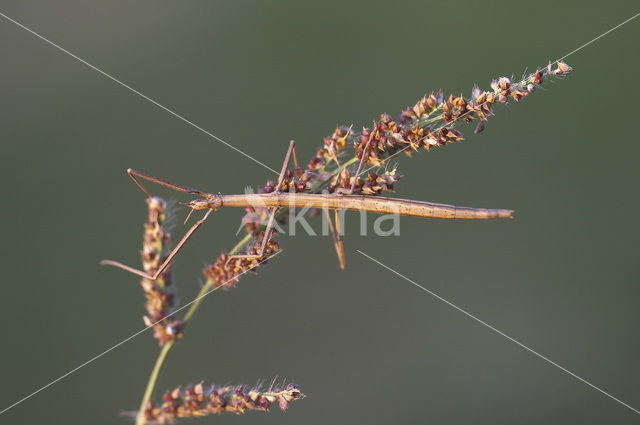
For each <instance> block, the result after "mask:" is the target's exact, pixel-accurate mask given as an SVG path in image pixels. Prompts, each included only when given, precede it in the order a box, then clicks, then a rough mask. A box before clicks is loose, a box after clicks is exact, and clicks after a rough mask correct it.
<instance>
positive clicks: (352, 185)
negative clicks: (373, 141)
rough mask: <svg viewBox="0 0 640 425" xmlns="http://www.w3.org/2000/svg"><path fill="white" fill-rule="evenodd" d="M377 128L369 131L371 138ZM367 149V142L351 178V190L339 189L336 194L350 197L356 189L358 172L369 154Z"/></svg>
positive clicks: (368, 145)
mask: <svg viewBox="0 0 640 425" xmlns="http://www.w3.org/2000/svg"><path fill="white" fill-rule="evenodd" d="M349 130H351V129H349ZM376 130H377V127H375V126H374V127H373V130H372V131H371V136H370V137H373V134H374V133H375V132H376ZM369 148H370V143H369V142H368V143H367V145H366V146H365V148H364V150H363V151H362V157H361V158H360V163H359V164H358V170H357V171H356V174H355V175H354V176H353V183H351V188H350V189H349V190H347V189H342V188H339V189H338V190H336V192H337V193H340V194H343V195H352V194H353V191H354V190H355V188H356V184H357V183H358V176H360V170H362V166H363V165H364V163H365V161H366V160H367V155H368V154H369Z"/></svg>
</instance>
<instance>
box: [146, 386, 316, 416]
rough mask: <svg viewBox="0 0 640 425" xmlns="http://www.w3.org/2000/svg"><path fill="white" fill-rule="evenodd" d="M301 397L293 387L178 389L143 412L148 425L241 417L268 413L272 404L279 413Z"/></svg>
mask: <svg viewBox="0 0 640 425" xmlns="http://www.w3.org/2000/svg"><path fill="white" fill-rule="evenodd" d="M303 397H304V394H303V393H301V392H300V389H299V388H298V387H297V386H296V385H295V384H289V385H287V386H286V387H285V388H276V389H273V390H270V391H260V389H258V388H254V389H249V388H248V387H245V386H242V385H241V386H237V387H217V388H216V387H213V388H211V389H210V390H208V391H205V389H204V387H203V385H202V383H200V384H198V385H196V386H194V387H190V388H187V389H186V390H184V391H182V390H181V389H180V387H178V388H176V389H175V390H173V391H171V392H168V393H166V394H165V395H164V397H163V399H164V401H163V403H162V404H160V405H155V404H153V403H152V402H151V401H150V402H149V404H148V405H147V408H146V410H145V412H144V413H145V417H146V421H147V423H149V424H166V423H173V422H175V420H176V418H190V417H200V416H207V415H210V414H212V413H217V414H220V413H222V412H232V413H236V414H241V413H245V412H247V411H249V410H260V411H268V410H269V408H270V407H271V406H272V405H273V404H274V403H277V405H278V406H279V407H280V409H282V410H283V411H286V410H287V407H288V406H289V403H291V402H292V401H295V400H299V399H301V398H303Z"/></svg>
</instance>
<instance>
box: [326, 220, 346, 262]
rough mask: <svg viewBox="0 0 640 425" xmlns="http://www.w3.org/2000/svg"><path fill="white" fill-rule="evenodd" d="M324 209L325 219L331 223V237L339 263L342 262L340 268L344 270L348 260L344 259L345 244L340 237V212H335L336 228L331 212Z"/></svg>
mask: <svg viewBox="0 0 640 425" xmlns="http://www.w3.org/2000/svg"><path fill="white" fill-rule="evenodd" d="M323 209H324V214H325V218H326V219H327V221H328V222H329V229H330V230H331V236H332V237H333V246H334V247H335V248H336V254H338V261H339V262H340V268H341V269H342V270H344V268H345V267H346V260H345V257H344V244H343V243H342V236H341V235H340V217H339V216H338V210H335V211H336V214H335V217H336V225H335V227H334V225H333V221H332V220H331V214H330V213H329V210H328V209H326V208H323Z"/></svg>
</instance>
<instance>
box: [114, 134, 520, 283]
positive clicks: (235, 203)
mask: <svg viewBox="0 0 640 425" xmlns="http://www.w3.org/2000/svg"><path fill="white" fill-rule="evenodd" d="M292 155H293V160H294V165H295V167H296V168H298V161H297V158H296V154H295V142H294V141H293V140H292V141H291V142H290V144H289V149H288V150H287V154H286V155H285V159H284V163H283V165H282V171H281V172H280V176H279V178H278V185H277V189H276V190H275V191H274V192H271V193H266V194H245V195H213V194H210V193H206V192H202V191H200V190H196V189H190V188H188V187H184V186H180V185H177V184H174V183H170V182H168V181H166V180H162V179H159V178H157V177H153V176H150V175H148V174H144V173H141V172H139V171H135V170H132V169H128V170H127V173H128V174H129V176H130V177H131V178H132V179H133V180H134V181H135V182H136V184H137V185H138V186H139V187H140V188H141V189H142V190H143V191H144V192H145V193H146V194H147V196H149V197H150V198H151V193H150V192H149V191H148V190H147V189H146V188H145V187H144V186H143V185H142V183H141V182H140V180H139V179H144V180H148V181H150V182H153V183H157V184H160V185H163V186H166V187H168V188H171V189H174V190H177V191H180V192H184V193H188V194H192V195H198V196H200V197H201V198H200V199H194V200H192V201H191V202H189V203H187V204H186V205H187V206H188V207H189V208H191V212H190V213H189V215H191V213H192V212H194V211H201V210H206V211H207V212H206V213H205V214H204V216H203V217H202V218H201V219H200V220H198V221H197V222H196V223H195V224H194V225H193V226H191V228H190V229H189V230H188V231H187V233H186V234H185V235H184V236H183V237H182V239H181V240H180V242H178V244H177V245H176V247H175V248H174V249H173V250H172V251H171V253H169V255H168V256H167V258H166V259H165V261H164V262H163V263H162V265H161V266H160V267H159V268H158V270H156V272H155V274H153V275H149V274H147V273H145V272H144V271H141V270H137V269H134V268H132V267H129V266H126V265H124V264H121V263H118V262H116V261H112V260H103V261H102V262H101V264H104V265H112V266H116V267H119V268H121V269H124V270H127V271H129V272H131V273H134V274H137V275H139V276H142V277H144V278H147V279H151V280H155V279H157V277H158V276H159V275H160V274H161V273H162V272H163V271H164V270H165V269H166V268H167V267H168V266H169V265H170V264H171V261H173V259H174V258H175V256H176V255H177V254H178V252H179V251H180V250H181V249H182V247H183V246H184V244H185V243H186V242H187V241H188V240H189V238H190V237H191V236H192V235H193V233H194V232H195V231H196V230H197V229H198V228H199V227H200V226H201V225H202V224H203V223H204V222H205V221H206V219H207V218H209V215H210V214H211V212H212V211H215V210H217V209H218V208H221V207H249V206H254V207H255V206H260V207H266V208H270V213H269V219H268V221H267V225H266V228H265V233H264V237H263V238H262V243H261V246H260V248H259V249H258V252H257V254H254V255H248V254H241V255H232V256H230V258H256V259H262V258H264V253H265V250H266V247H267V244H268V242H269V239H270V238H271V235H272V233H273V226H274V220H275V216H276V212H277V211H278V210H279V209H280V208H287V207H311V208H322V209H324V210H325V211H326V212H327V214H328V210H329V209H333V210H335V211H336V220H335V228H334V226H333V223H331V220H329V223H330V228H331V233H332V235H333V240H334V244H335V247H336V252H337V254H338V258H339V260H340V266H341V268H343V269H344V267H345V261H344V248H343V245H342V238H341V236H340V233H341V232H340V227H339V226H340V220H339V219H338V217H337V211H338V210H341V209H347V210H364V211H368V212H374V213H380V214H399V215H406V216H414V217H423V218H443V219H490V218H511V215H512V213H513V211H512V210H505V209H485V208H468V207H456V206H453V205H445V204H436V203H432V202H424V201H413V200H406V199H397V198H383V197H376V196H369V195H353V194H352V193H353V190H354V187H355V181H354V185H352V186H351V189H350V190H345V191H343V192H336V193H332V194H324V193H284V192H281V191H280V187H281V184H282V181H283V179H284V176H285V174H286V171H287V166H288V164H289V161H290V159H291V156H292ZM364 158H365V155H363V156H362V159H361V161H360V164H359V167H358V173H359V170H360V169H361V167H362V164H363V162H364ZM357 176H358V174H356V179H357ZM187 219H188V217H187ZM336 230H337V231H336Z"/></svg>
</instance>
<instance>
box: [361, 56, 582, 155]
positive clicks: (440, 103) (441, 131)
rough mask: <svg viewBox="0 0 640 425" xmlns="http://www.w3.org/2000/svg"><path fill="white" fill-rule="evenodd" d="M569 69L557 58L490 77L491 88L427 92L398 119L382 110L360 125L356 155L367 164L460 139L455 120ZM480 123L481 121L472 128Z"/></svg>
mask: <svg viewBox="0 0 640 425" xmlns="http://www.w3.org/2000/svg"><path fill="white" fill-rule="evenodd" d="M569 71H571V67H570V66H569V65H567V64H565V63H564V62H560V61H558V62H556V63H555V64H553V65H552V64H551V63H550V64H549V65H548V66H547V67H546V68H545V69H540V70H537V71H536V72H533V73H531V74H529V75H528V76H525V77H524V78H523V79H522V80H520V81H518V82H515V83H513V82H511V80H510V79H509V78H506V77H502V78H500V79H498V80H494V81H492V82H491V89H492V91H481V90H480V89H479V88H478V87H477V86H476V87H474V88H473V90H472V94H471V98H465V97H464V96H462V95H460V96H457V97H454V96H453V95H449V97H448V98H445V97H444V96H443V94H442V91H439V92H438V93H437V94H434V93H431V94H430V95H429V96H424V97H423V98H422V99H420V100H419V101H418V102H417V103H416V104H415V105H414V106H413V107H411V108H407V109H406V110H405V111H403V112H402V113H401V114H400V117H399V119H398V122H396V121H393V120H392V118H391V117H390V116H389V115H387V114H382V115H381V117H380V120H379V121H374V123H373V127H372V128H371V129H369V128H365V129H363V131H362V134H361V136H360V140H359V141H356V142H355V148H356V156H357V157H358V158H362V156H363V155H364V156H365V159H366V163H367V164H368V165H371V166H377V165H380V164H381V162H382V159H383V158H384V157H388V156H389V155H393V154H395V153H396V152H398V151H401V150H402V151H404V152H405V153H407V154H408V155H410V154H411V152H412V151H416V150H418V149H419V148H420V147H424V148H425V149H426V150H429V149H431V148H432V147H434V146H442V145H446V144H448V143H452V142H457V141H460V140H462V139H463V137H462V133H460V132H459V131H458V130H456V129H454V128H453V127H452V125H453V124H454V123H455V122H457V121H459V120H461V121H464V122H470V121H472V120H474V119H479V120H481V122H483V121H486V120H487V118H488V117H489V116H491V115H493V105H494V104H495V103H496V102H498V103H506V102H507V101H508V99H509V98H512V99H513V100H515V101H519V100H520V99H522V98H523V97H525V96H527V95H528V94H529V93H532V92H533V91H535V89H536V87H537V86H539V85H541V84H542V83H543V80H544V77H545V76H547V75H563V74H565V73H567V72H569ZM483 127H484V124H482V125H481V126H480V127H478V128H477V129H476V132H479V131H481V130H482V128H483Z"/></svg>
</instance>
